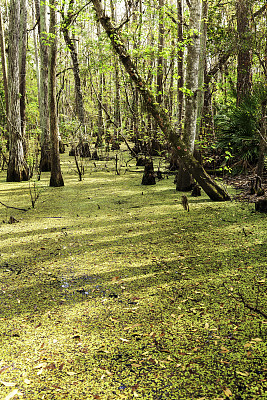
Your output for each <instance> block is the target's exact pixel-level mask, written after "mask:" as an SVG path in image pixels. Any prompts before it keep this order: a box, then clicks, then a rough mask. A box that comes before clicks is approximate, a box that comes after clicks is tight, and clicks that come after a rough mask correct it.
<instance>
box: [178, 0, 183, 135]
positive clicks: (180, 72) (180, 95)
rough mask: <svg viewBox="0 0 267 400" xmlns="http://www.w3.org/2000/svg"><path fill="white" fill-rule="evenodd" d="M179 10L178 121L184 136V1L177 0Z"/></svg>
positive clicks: (180, 131)
mask: <svg viewBox="0 0 267 400" xmlns="http://www.w3.org/2000/svg"><path fill="white" fill-rule="evenodd" d="M177 10H178V25H177V29H178V43H179V51H178V66H177V67H178V79H177V85H178V87H177V92H178V115H177V117H178V121H177V126H178V130H179V133H180V134H182V118H183V102H184V93H183V91H182V90H181V89H182V88H183V86H184V50H183V46H182V44H183V40H184V37H183V0H177Z"/></svg>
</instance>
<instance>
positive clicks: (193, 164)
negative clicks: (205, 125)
mask: <svg viewBox="0 0 267 400" xmlns="http://www.w3.org/2000/svg"><path fill="white" fill-rule="evenodd" d="M92 3H93V5H94V8H95V11H96V14H97V18H98V19H99V21H100V23H101V24H102V26H103V28H104V29H105V31H106V33H107V35H108V37H109V38H110V41H111V43H112V46H113V48H114V49H115V50H116V52H117V54H118V55H119V58H120V60H121V62H122V64H123V65H124V67H125V69H126V71H127V73H128V74H129V76H130V78H131V79H132V80H133V81H134V83H135V85H136V86H137V88H138V90H139V92H140V93H141V95H142V97H143V100H144V103H145V104H146V107H147V109H148V111H149V112H150V113H151V114H152V115H153V117H154V118H155V120H156V121H157V123H158V125H159V126H160V128H161V130H162V132H163V133H164V135H165V137H166V139H167V140H168V141H169V142H170V143H171V145H172V146H173V149H174V152H175V154H176V155H177V156H178V157H179V158H180V159H181V160H182V162H183V163H184V165H185V166H186V168H187V169H188V171H189V172H190V173H191V174H192V175H193V176H194V178H195V179H196V181H197V182H198V183H199V185H200V186H201V187H202V188H203V190H204V191H205V192H206V193H207V195H208V196H209V197H210V198H211V199H212V200H215V201H225V200H230V196H229V194H228V193H227V192H226V191H225V190H224V189H223V188H222V187H221V186H219V185H218V184H217V183H216V182H214V181H213V180H212V179H211V177H210V176H209V175H208V174H207V173H206V171H205V170H204V168H203V167H202V165H201V164H200V163H199V162H198V161H197V160H196V159H195V158H194V157H193V156H192V154H190V151H189V149H188V148H187V146H186V144H185V143H184V142H183V141H182V140H181V139H180V138H179V137H178V135H177V132H176V131H175V129H174V128H173V126H172V125H171V123H170V120H169V117H168V116H167V115H166V113H165V111H164V109H163V108H162V107H161V106H160V105H159V104H158V103H157V102H156V99H155V97H154V95H153V94H152V92H151V90H149V89H148V88H147V87H146V84H145V82H144V79H143V78H142V77H141V76H140V74H139V72H138V70H137V68H136V66H135V64H134V63H133V61H132V59H131V57H130V54H129V53H128V51H127V49H126V46H125V44H124V42H123V40H122V38H121V37H120V35H119V33H118V30H117V29H116V28H115V26H114V24H113V23H112V22H111V20H110V18H109V17H108V16H107V15H106V14H105V12H104V10H103V7H102V4H101V1H100V0H92Z"/></svg>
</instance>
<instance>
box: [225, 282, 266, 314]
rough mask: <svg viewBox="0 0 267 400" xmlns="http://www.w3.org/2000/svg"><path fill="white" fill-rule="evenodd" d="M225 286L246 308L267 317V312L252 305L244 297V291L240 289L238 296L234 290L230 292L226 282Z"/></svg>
mask: <svg viewBox="0 0 267 400" xmlns="http://www.w3.org/2000/svg"><path fill="white" fill-rule="evenodd" d="M223 286H224V287H225V289H226V290H227V292H228V293H229V294H230V295H231V296H232V297H233V299H235V300H236V301H237V302H238V303H240V302H241V303H242V304H243V306H244V307H245V308H248V309H249V310H250V311H253V312H255V313H257V314H259V315H261V316H262V317H264V318H265V319H267V313H266V312H264V311H262V310H260V309H259V308H258V307H254V306H252V305H250V304H249V303H248V302H247V300H246V299H245V298H244V296H243V295H242V293H240V292H239V291H238V292H237V294H238V297H237V296H235V295H234V294H233V293H232V292H230V290H229V289H228V288H227V286H226V285H225V283H224V284H223Z"/></svg>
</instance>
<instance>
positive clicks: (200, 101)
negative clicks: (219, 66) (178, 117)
mask: <svg viewBox="0 0 267 400" xmlns="http://www.w3.org/2000/svg"><path fill="white" fill-rule="evenodd" d="M208 9H209V2H208V0H203V1H202V19H201V36H200V49H201V50H200V56H199V72H198V88H199V90H198V93H197V127H196V129H197V130H196V139H197V140H198V139H199V135H200V130H201V126H202V124H201V121H202V115H203V110H204V98H205V90H206V87H205V85H204V77H205V74H206V73H207V59H206V58H207V21H208ZM194 154H195V157H197V158H198V159H200V158H201V155H200V154H199V148H198V146H196V145H195V153H194Z"/></svg>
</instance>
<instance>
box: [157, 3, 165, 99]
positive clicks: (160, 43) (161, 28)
mask: <svg viewBox="0 0 267 400" xmlns="http://www.w3.org/2000/svg"><path fill="white" fill-rule="evenodd" d="M164 28H165V27H164V0H159V37H158V60H157V96H156V99H157V102H158V103H161V102H162V99H163V67H164V65H163V61H164V59H163V54H162V52H163V48H164V31H165V29H164Z"/></svg>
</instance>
